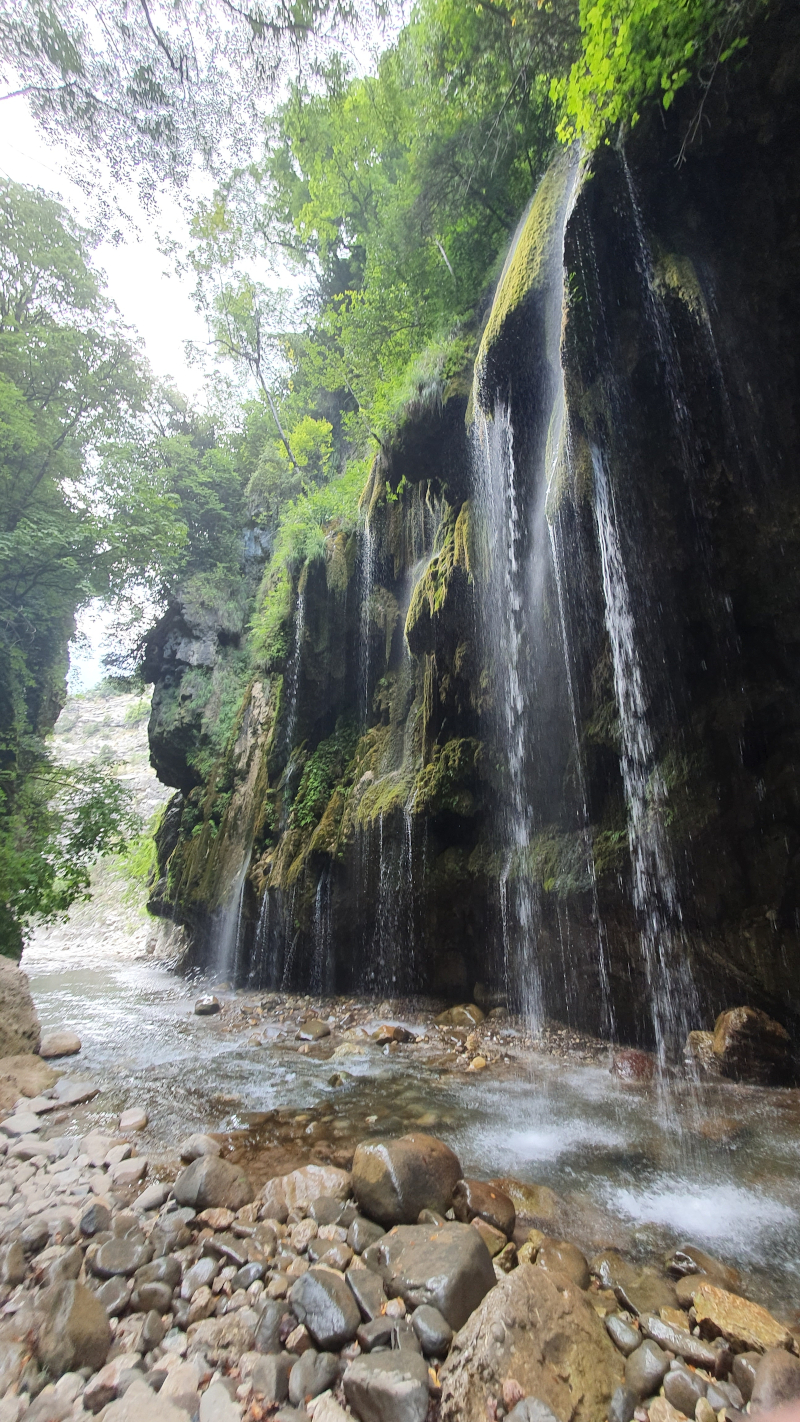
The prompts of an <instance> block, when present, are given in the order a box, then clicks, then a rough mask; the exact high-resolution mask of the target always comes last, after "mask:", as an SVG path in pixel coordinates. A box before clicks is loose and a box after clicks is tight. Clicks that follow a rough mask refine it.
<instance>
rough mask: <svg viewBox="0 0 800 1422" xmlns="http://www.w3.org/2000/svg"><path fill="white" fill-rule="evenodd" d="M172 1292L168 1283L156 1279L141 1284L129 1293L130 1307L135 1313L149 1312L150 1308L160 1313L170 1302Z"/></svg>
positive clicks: (164, 1311)
mask: <svg viewBox="0 0 800 1422" xmlns="http://www.w3.org/2000/svg"><path fill="white" fill-rule="evenodd" d="M172 1292H173V1291H172V1289H171V1288H170V1286H169V1284H165V1283H162V1282H159V1281H158V1280H154V1281H153V1282H152V1283H150V1284H142V1285H141V1286H139V1287H137V1288H135V1289H134V1291H133V1293H132V1294H131V1308H132V1309H133V1310H134V1312H135V1313H149V1312H150V1310H151V1309H156V1311H157V1312H158V1313H160V1314H161V1313H166V1312H167V1310H168V1308H169V1306H170V1304H171V1303H172Z"/></svg>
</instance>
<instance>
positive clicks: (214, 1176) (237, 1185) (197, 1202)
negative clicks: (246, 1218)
mask: <svg viewBox="0 0 800 1422" xmlns="http://www.w3.org/2000/svg"><path fill="white" fill-rule="evenodd" d="M173 1193H174V1195H175V1199H176V1200H177V1201H178V1204H179V1205H191V1207H192V1209H194V1210H205V1209H208V1208H209V1207H212V1208H213V1207H214V1206H217V1205H223V1206H225V1207H226V1208H227V1209H229V1210H240V1209H241V1208H242V1206H243V1205H249V1204H250V1202H251V1200H252V1199H253V1197H254V1194H255V1191H254V1190H253V1187H252V1185H251V1184H250V1181H249V1179H248V1177H247V1175H246V1174H245V1172H244V1171H243V1170H242V1168H241V1166H238V1165H230V1164H229V1162H228V1161H227V1160H219V1159H218V1157H216V1156H213V1155H202V1156H199V1157H198V1158H197V1160H194V1161H192V1164H191V1165H187V1167H186V1169H185V1170H182V1171H181V1173H180V1175H179V1176H178V1178H177V1180H176V1181H175V1185H174V1187H173Z"/></svg>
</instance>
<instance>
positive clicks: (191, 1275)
mask: <svg viewBox="0 0 800 1422" xmlns="http://www.w3.org/2000/svg"><path fill="white" fill-rule="evenodd" d="M219 1270H220V1262H219V1260H218V1259H215V1258H213V1257H212V1256H211V1255H209V1254H207V1255H204V1256H203V1258H202V1259H198V1261H197V1263H196V1264H193V1265H192V1266H191V1268H190V1269H187V1270H186V1273H185V1274H184V1276H183V1282H182V1284H181V1298H182V1299H190V1298H191V1297H192V1295H193V1294H194V1293H196V1292H197V1290H198V1289H202V1288H203V1287H204V1286H206V1285H211V1284H213V1282H214V1280H215V1279H216V1277H217V1274H218V1273H219Z"/></svg>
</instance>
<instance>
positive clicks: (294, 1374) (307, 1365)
mask: <svg viewBox="0 0 800 1422" xmlns="http://www.w3.org/2000/svg"><path fill="white" fill-rule="evenodd" d="M338 1371H339V1359H338V1358H337V1357H336V1354H335V1353H317V1352H316V1351H315V1350H314V1349H313V1348H309V1349H307V1350H306V1352H305V1353H303V1355H302V1357H301V1358H300V1359H299V1360H298V1361H297V1362H296V1363H295V1365H294V1367H293V1368H292V1371H291V1375H290V1377H289V1401H290V1402H291V1403H293V1404H294V1406H295V1407H299V1406H301V1405H302V1404H303V1403H304V1402H308V1401H309V1399H310V1398H312V1397H318V1396H319V1394H320V1393H321V1392H326V1391H327V1389H328V1388H329V1387H332V1386H333V1384H334V1382H335V1381H336V1376H337V1374H338Z"/></svg>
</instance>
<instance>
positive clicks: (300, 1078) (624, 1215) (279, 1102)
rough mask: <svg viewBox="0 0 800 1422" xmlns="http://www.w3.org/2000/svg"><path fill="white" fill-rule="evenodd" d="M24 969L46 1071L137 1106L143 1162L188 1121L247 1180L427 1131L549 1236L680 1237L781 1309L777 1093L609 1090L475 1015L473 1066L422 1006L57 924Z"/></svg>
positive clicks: (795, 1148) (115, 1103)
mask: <svg viewBox="0 0 800 1422" xmlns="http://www.w3.org/2000/svg"><path fill="white" fill-rule="evenodd" d="M23 966H24V967H25V969H26V971H27V972H28V974H29V977H30V980H31V987H32V990H33V995H34V998H35V1001H36V1004H37V1008H38V1010H39V1014H40V1017H41V1021H42V1026H43V1030H45V1031H47V1030H50V1029H55V1028H60V1027H69V1028H72V1029H74V1030H75V1031H76V1032H77V1033H78V1034H79V1036H80V1038H81V1041H82V1050H81V1052H80V1055H79V1056H77V1057H74V1058H71V1059H68V1060H64V1061H62V1062H61V1063H59V1065H60V1066H62V1067H63V1068H64V1069H65V1070H68V1071H69V1072H70V1073H71V1074H73V1075H79V1076H81V1077H88V1078H89V1079H90V1080H92V1081H94V1082H95V1083H96V1084H97V1085H98V1086H99V1087H100V1088H101V1090H100V1094H99V1095H98V1096H97V1097H96V1099H95V1101H94V1102H93V1103H92V1105H91V1106H90V1107H88V1108H86V1107H84V1108H81V1109H82V1111H83V1112H84V1113H89V1114H90V1115H91V1116H92V1119H94V1120H97V1119H98V1118H99V1119H100V1121H101V1122H108V1121H110V1120H112V1118H113V1117H114V1116H115V1115H117V1114H118V1113H119V1112H120V1110H121V1109H122V1108H123V1107H124V1106H126V1105H128V1106H130V1105H143V1106H145V1107H146V1109H147V1111H148V1113H149V1118H150V1120H149V1125H148V1128H147V1131H146V1132H145V1133H144V1137H143V1141H142V1149H144V1150H146V1151H147V1153H148V1155H149V1156H150V1157H151V1159H152V1160H153V1161H154V1162H156V1163H157V1162H158V1160H159V1159H162V1160H164V1161H167V1160H174V1158H175V1154H176V1148H177V1144H178V1143H179V1141H180V1140H181V1139H182V1138H183V1137H184V1136H186V1135H187V1134H188V1133H189V1132H191V1131H192V1130H196V1129H203V1130H209V1131H214V1132H220V1133H226V1134H228V1135H229V1137H230V1140H231V1142H232V1143H233V1145H234V1146H235V1147H236V1149H237V1150H238V1152H239V1155H240V1157H241V1158H245V1159H246V1160H247V1162H248V1166H249V1168H251V1169H253V1170H254V1173H255V1174H256V1175H258V1174H259V1173H260V1174H262V1175H264V1174H265V1173H269V1172H270V1166H271V1164H272V1163H273V1162H274V1164H275V1166H276V1167H279V1168H284V1167H288V1168H291V1166H292V1165H293V1164H294V1163H301V1162H304V1161H306V1160H309V1159H326V1158H327V1159H338V1160H339V1161H340V1162H342V1161H346V1159H347V1156H348V1152H350V1153H351V1152H352V1149H353V1147H354V1145H355V1144H356V1143H357V1141H358V1140H360V1139H363V1138H364V1137H365V1136H368V1135H376V1134H377V1135H379V1134H398V1133H401V1132H403V1131H408V1130H413V1129H417V1130H431V1131H434V1132H435V1133H436V1134H437V1135H439V1136H441V1137H442V1138H443V1139H445V1140H446V1141H447V1142H448V1144H450V1145H451V1146H452V1147H453V1149H454V1150H456V1152H457V1153H458V1155H459V1157H460V1159H461V1162H462V1166H463V1169H464V1172H465V1173H466V1174H469V1175H474V1176H477V1177H482V1178H498V1177H506V1178H507V1177H512V1178H514V1179H515V1180H517V1181H520V1182H523V1183H526V1184H535V1185H539V1186H546V1187H548V1188H549V1190H550V1191H553V1192H555V1196H556V1200H555V1203H553V1200H551V1199H550V1197H549V1196H548V1197H547V1199H548V1205H547V1208H548V1209H550V1210H551V1212H552V1219H551V1221H550V1227H551V1232H558V1233H564V1234H567V1233H569V1237H570V1238H573V1239H577V1240H579V1241H580V1242H581V1243H582V1244H583V1245H584V1247H585V1248H587V1249H597V1248H600V1247H604V1246H606V1245H610V1246H615V1247H618V1248H622V1249H623V1250H625V1251H627V1252H629V1253H632V1254H634V1255H637V1256H639V1257H652V1256H654V1255H657V1254H659V1253H661V1252H662V1251H663V1250H666V1249H667V1248H669V1247H670V1246H672V1245H674V1244H675V1243H676V1242H679V1241H680V1240H684V1239H686V1240H690V1241H692V1242H694V1243H696V1244H700V1245H702V1246H704V1247H706V1248H708V1249H709V1250H711V1251H712V1252H713V1253H715V1254H717V1255H719V1256H720V1257H722V1258H724V1259H726V1260H727V1261H729V1262H731V1263H734V1264H735V1265H737V1267H739V1268H740V1269H741V1270H742V1272H743V1276H744V1278H745V1281H746V1283H747V1287H748V1289H749V1291H750V1292H751V1295H752V1296H753V1297H756V1298H758V1299H760V1300H761V1301H763V1302H764V1303H766V1304H768V1305H769V1306H771V1307H773V1308H775V1309H780V1311H781V1312H782V1313H783V1315H784V1316H785V1317H786V1318H787V1319H789V1320H792V1319H794V1317H795V1308H796V1306H797V1302H798V1289H799V1287H800V1191H799V1190H798V1183H797V1182H798V1163H799V1162H800V1093H798V1091H796V1090H794V1089H792V1090H787V1089H784V1090H777V1089H767V1088H757V1087H743V1086H739V1085H734V1084H720V1083H713V1084H707V1085H704V1086H697V1085H693V1084H691V1083H688V1082H686V1081H683V1080H681V1079H680V1078H677V1079H675V1080H674V1081H673V1082H672V1083H671V1084H670V1085H669V1086H668V1088H667V1089H666V1090H659V1089H657V1088H656V1087H655V1086H654V1085H653V1084H625V1083H623V1082H620V1081H618V1080H617V1079H616V1078H615V1077H614V1076H613V1075H612V1073H611V1072H610V1070H609V1065H610V1055H609V1053H608V1052H607V1051H606V1049H605V1048H603V1047H601V1046H600V1045H599V1044H596V1049H595V1051H594V1052H591V1051H589V1052H587V1051H585V1050H584V1051H581V1050H580V1049H579V1047H577V1046H575V1045H574V1044H573V1046H572V1047H570V1043H569V1039H565V1040H566V1045H565V1046H564V1047H563V1048H561V1047H559V1048H557V1049H554V1048H553V1042H554V1041H555V1042H556V1043H557V1042H559V1041H560V1040H561V1039H560V1038H559V1036H558V1034H556V1035H555V1037H551V1039H550V1044H549V1047H550V1049H549V1050H542V1049H537V1048H536V1047H535V1046H533V1045H532V1044H530V1042H529V1041H528V1040H527V1039H526V1037H525V1035H524V1032H523V1031H522V1030H521V1026H520V1024H514V1023H508V1022H505V1023H504V1022H499V1023H488V1022H487V1023H486V1024H484V1026H483V1027H482V1029H481V1032H482V1034H483V1036H482V1047H481V1050H483V1051H484V1052H485V1054H486V1056H487V1058H488V1060H489V1065H488V1066H487V1068H486V1069H485V1070H483V1071H481V1072H471V1071H468V1070H466V1069H465V1066H466V1058H465V1056H464V1054H463V1051H461V1050H460V1049H461V1047H462V1046H463V1041H462V1039H463V1035H464V1034H463V1033H462V1034H461V1036H460V1037H459V1034H458V1033H452V1032H450V1033H448V1032H447V1031H446V1030H445V1029H438V1028H437V1027H436V1026H435V1024H434V1021H433V1012H432V1010H431V1009H430V1008H426V1005H425V1004H422V1003H416V1004H412V1005H410V1004H408V1003H403V1004H398V1003H383V1004H380V1005H378V1004H375V1003H368V1002H366V1001H360V1002H359V1001H357V1000H353V999H347V1000H343V999H327V1000H326V999H319V998H314V999H313V1000H312V999H310V998H296V997H292V998H290V997H287V996H285V995H283V996H282V995H279V994H272V995H264V994H254V993H245V992H233V991H231V990H230V989H228V988H226V987H225V986H224V985H223V986H220V985H214V984H212V985H208V984H204V983H202V982H199V981H197V980H195V981H189V980H187V979H185V978H184V977H182V976H180V975H179V974H177V973H175V972H173V971H172V970H171V969H170V967H169V965H168V964H166V963H163V962H159V961H154V960H153V958H152V957H148V956H147V955H141V954H138V955H130V954H128V955H126V954H125V953H124V952H122V951H119V949H118V950H117V951H116V952H115V953H114V954H111V955H109V956H106V957H105V958H101V959H100V960H99V961H98V960H97V959H96V958H95V956H94V953H93V951H92V945H91V944H89V943H87V945H86V947H85V949H80V950H76V946H75V944H74V942H70V943H65V942H64V941H63V940H60V939H59V937H58V935H54V936H53V935H44V936H42V937H41V938H39V939H38V940H35V941H34V943H33V944H32V945H31V946H30V947H29V948H28V949H27V950H26V953H25V958H24V961H23ZM211 988H213V991H214V992H215V993H216V994H217V996H218V998H219V1000H220V1002H221V1005H222V1009H223V1010H222V1011H221V1012H220V1013H219V1014H218V1015H216V1016H212V1017H202V1016H197V1015H196V1014H195V1011H194V1005H195V1001H196V999H197V997H198V995H199V994H200V993H201V992H205V991H209V990H210V989H211ZM379 1008H380V1010H378V1009H379ZM308 1016H318V1017H321V1018H323V1019H327V1021H328V1022H329V1024H330V1028H331V1035H330V1036H329V1037H326V1038H325V1039H323V1040H322V1041H321V1042H318V1043H312V1044H308V1043H306V1044H304V1043H301V1042H300V1041H298V1040H297V1032H298V1030H299V1025H300V1024H301V1022H302V1019H303V1018H304V1017H308ZM387 1020H388V1021H391V1022H395V1023H401V1024H403V1025H405V1026H406V1027H408V1028H409V1029H410V1030H411V1032H412V1033H413V1034H414V1036H415V1038H416V1040H415V1041H414V1042H413V1043H411V1044H408V1045H403V1046H397V1047H393V1048H391V1049H390V1048H389V1046H388V1045H384V1046H378V1045H376V1044H375V1043H373V1042H372V1041H370V1040H369V1034H370V1033H371V1032H372V1031H374V1030H375V1028H377V1027H378V1026H379V1025H380V1024H381V1023H385V1022H386V1021H387ZM348 1024H349V1025H348ZM326 1152H327V1154H326ZM259 1164H260V1166H261V1169H260V1171H259V1168H258V1167H259ZM545 1223H547V1220H545Z"/></svg>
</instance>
